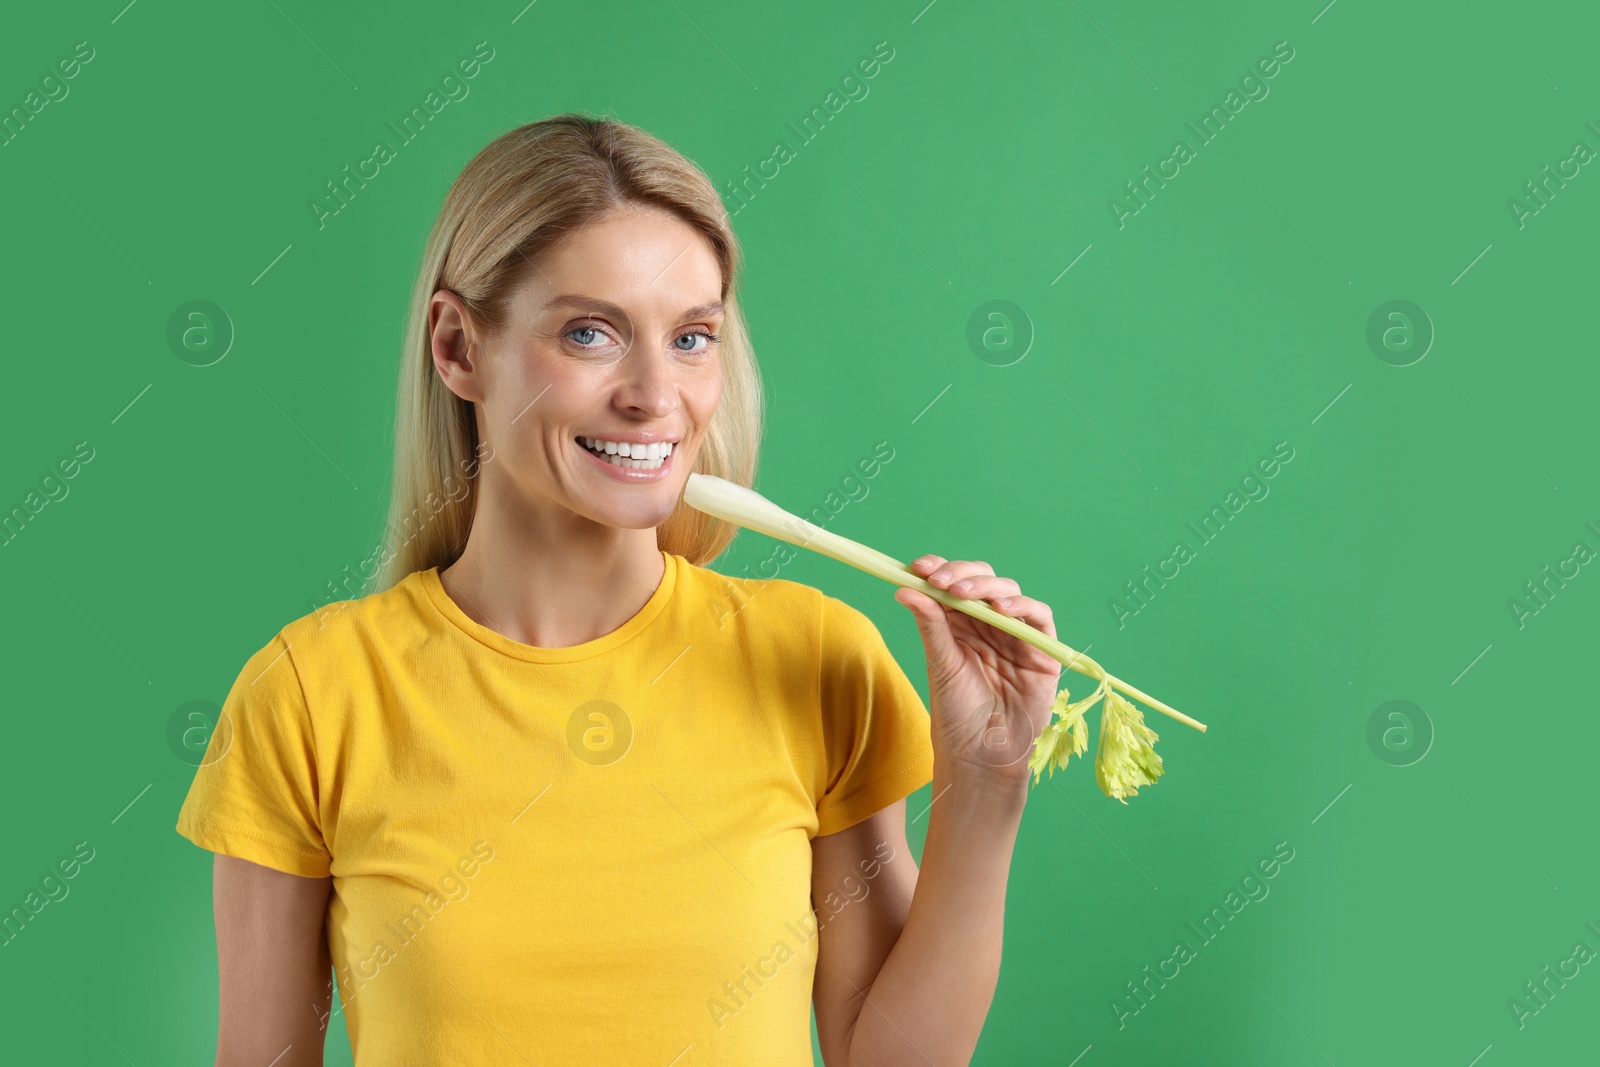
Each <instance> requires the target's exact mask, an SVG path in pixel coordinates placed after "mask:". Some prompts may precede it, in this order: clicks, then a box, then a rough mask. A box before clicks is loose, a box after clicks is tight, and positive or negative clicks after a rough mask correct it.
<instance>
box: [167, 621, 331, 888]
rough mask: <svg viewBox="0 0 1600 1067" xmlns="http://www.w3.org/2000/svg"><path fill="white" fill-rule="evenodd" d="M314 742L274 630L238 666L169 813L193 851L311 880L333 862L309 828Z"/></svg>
mask: <svg viewBox="0 0 1600 1067" xmlns="http://www.w3.org/2000/svg"><path fill="white" fill-rule="evenodd" d="M317 797H318V776H317V762H316V746H315V743H314V738H313V737H312V733H311V720H310V714H309V711H308V709H307V707H306V701H305V694H304V691H303V689H302V688H301V684H300V677H299V673H298V672H297V671H296V669H295V665H294V659H293V656H292V653H291V650H290V647H289V644H288V642H287V641H286V640H285V638H284V636H283V634H282V633H281V632H280V633H279V634H278V635H277V636H276V637H274V638H273V639H272V641H271V642H269V643H268V644H267V646H266V647H265V648H262V649H261V650H260V651H259V652H257V653H255V654H254V655H253V656H251V657H250V659H249V660H248V661H247V662H246V663H245V666H244V669H243V670H242V671H240V672H239V677H238V678H237V679H236V680H235V681H234V683H233V687H232V688H231V689H230V690H229V691H228V696H227V698H226V700H225V701H224V702H223V705H222V713H221V715H220V716H219V717H218V719H217V725H216V729H215V730H214V731H213V732H212V734H211V740H210V741H209V742H208V744H207V747H206V753H205V757H204V759H203V760H202V762H201V764H200V767H199V768H198V769H197V770H196V771H195V776H194V781H193V782H191V783H190V786H189V793H188V796H187V797H185V798H184V801H183V806H182V808H181V809H179V812H178V824H177V828H178V833H180V834H182V835H183V836H184V837H187V838H188V839H189V840H190V841H193V842H194V843H195V844H197V845H199V846H200V847H201V848H204V849H208V850H210V851H212V852H220V853H222V854H224V855H227V856H237V857H238V858H240V859H245V860H249V861H250V862H252V863H259V864H261V865H262V866H264V867H271V868H273V869H275V870H279V871H286V872H288V873H289V874H298V875H302V876H304V877H307V878H319V877H323V876H326V875H327V874H328V873H329V866H330V863H331V860H332V857H331V855H330V854H329V852H328V849H327V846H326V845H325V844H324V842H323V838H322V830H321V827H320V826H319V825H318V815H317V811H318V807H317Z"/></svg>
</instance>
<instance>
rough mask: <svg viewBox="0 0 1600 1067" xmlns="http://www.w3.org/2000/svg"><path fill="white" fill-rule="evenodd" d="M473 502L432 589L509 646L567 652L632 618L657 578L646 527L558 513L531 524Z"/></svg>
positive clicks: (658, 565)
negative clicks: (462, 538)
mask: <svg viewBox="0 0 1600 1067" xmlns="http://www.w3.org/2000/svg"><path fill="white" fill-rule="evenodd" d="M497 495H498V494H493V493H490V494H485V495H484V496H482V497H480V498H479V500H478V506H477V513H476V514H475V515H474V517H473V522H472V532H471V534H470V535H469V536H468V538H467V547H466V549H465V550H463V552H462V553H461V556H460V558H459V559H457V560H456V561H455V562H454V563H452V564H451V565H450V566H448V567H445V568H443V569H441V570H440V572H439V579H440V582H441V584H443V586H444V590H445V592H446V593H448V594H449V595H450V599H452V600H454V601H455V602H456V603H457V604H458V605H459V606H460V607H461V610H462V611H464V612H466V614H467V615H468V617H470V618H471V619H473V620H474V621H475V622H478V623H480V624H482V625H484V626H487V627H489V629H491V630H494V631H495V632H497V633H500V634H503V635H504V636H506V637H509V638H510V639H511V640H513V641H518V642H521V643H522V644H525V645H533V646H535V647H537V648H567V647H570V646H572V645H579V644H583V643H585V642H588V641H593V640H596V639H598V638H601V637H604V636H605V635H606V634H608V633H611V632H612V631H613V630H616V629H617V628H618V627H620V626H621V625H622V624H623V623H625V622H627V621H628V620H629V619H630V618H632V617H633V616H634V615H636V614H637V613H638V612H639V609H641V608H642V607H644V605H645V602H646V601H648V600H649V599H650V597H651V596H652V595H653V594H654V593H655V591H656V589H657V588H658V587H659V586H660V584H661V581H662V578H663V577H664V568H665V559H664V557H663V556H662V554H661V550H660V549H659V547H658V546H657V542H656V531H655V529H654V528H653V527H651V528H646V529H640V530H629V529H619V528H617V527H614V526H605V525H603V524H599V523H595V522H593V521H591V520H589V519H586V518H584V517H583V516H581V515H577V514H575V513H574V512H571V511H568V510H566V509H565V508H559V509H556V508H549V509H544V510H542V511H541V512H539V513H537V514H527V513H524V512H520V511H519V512H518V514H517V515H516V517H515V518H514V519H513V517H512V516H510V515H508V514H507V509H505V508H503V507H500V506H498V505H497V503H496V501H495V500H494V499H493V498H494V497H495V496H497Z"/></svg>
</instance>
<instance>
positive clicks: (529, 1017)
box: [177, 552, 933, 1067]
mask: <svg viewBox="0 0 1600 1067" xmlns="http://www.w3.org/2000/svg"><path fill="white" fill-rule="evenodd" d="M662 555H663V557H664V560H665V564H666V570H665V574H664V576H663V578H662V581H661V584H660V585H659V587H658V588H657V589H656V591H655V592H654V593H653V594H652V595H651V597H650V599H649V601H648V602H647V603H646V604H645V605H644V607H643V608H641V609H640V610H639V612H638V613H637V614H635V615H634V616H633V617H632V618H631V619H629V620H628V621H627V622H625V623H624V624H623V625H622V626H621V627H620V628H618V629H617V630H615V631H613V632H611V633H609V634H606V635H605V636H604V637H600V638H598V639H596V640H593V641H589V642H586V643H584V644H580V645H574V646H571V647H568V648H537V647H534V646H531V645H525V644H522V643H520V642H517V641H513V640H511V639H510V638H508V637H506V636H504V635H502V634H500V633H497V632H496V631H494V630H491V629H489V628H488V627H486V626H483V625H481V624H479V623H477V622H475V621H473V620H472V619H471V618H470V617H469V616H468V615H467V614H466V613H465V612H463V611H462V610H461V608H460V607H459V606H458V605H457V604H456V603H455V602H454V601H453V600H451V599H450V597H449V595H448V594H447V593H446V592H445V591H444V587H443V586H442V585H441V584H440V582H439V576H438V569H437V568H432V569H429V570H425V571H417V572H415V573H413V574H411V575H410V576H409V577H407V578H406V579H405V580H404V581H402V582H400V583H399V584H398V585H396V586H395V587H393V588H392V589H389V590H386V591H384V592H382V593H376V594H373V595H371V596H366V597H362V598H360V599H356V600H347V601H340V602H338V603H335V604H330V605H328V606H327V607H325V608H323V609H322V610H320V611H318V612H316V613H313V614H310V615H306V616H304V617H302V618H300V619H298V620H296V621H294V622H292V623H290V624H289V625H288V626H285V627H284V628H283V629H282V630H281V631H279V633H278V634H277V635H276V636H275V637H274V638H273V639H272V641H271V642H270V643H268V644H267V645H266V646H265V647H264V648H262V649H261V650H260V651H259V652H256V653H255V654H254V655H253V656H251V657H250V659H249V661H248V662H247V663H246V664H245V667H244V669H243V670H242V671H241V672H240V674H239V677H238V679H237V680H236V681H235V682H234V684H233V687H232V688H231V690H230V691H229V693H228V696H227V699H226V701H225V703H224V705H223V715H222V717H221V719H220V720H219V724H218V727H217V729H216V731H215V732H214V733H213V735H212V738H211V741H210V742H209V748H208V750H207V755H206V758H205V762H204V763H203V764H202V765H201V767H200V768H199V769H198V770H197V771H196V774H195V778H194V782H193V785H192V786H191V787H190V790H189V794H188V796H187V798H186V799H185V800H184V803H183V807H182V810H181V811H180V812H179V815H178V822H177V829H178V832H179V833H181V834H182V835H183V836H185V837H187V838H189V839H190V840H191V841H193V842H195V843H196V844H198V845H200V846H201V847H202V848H205V849H209V850H211V851H214V852H221V853H224V854H227V855H230V856H238V857H241V858H243V859H246V860H250V861H252V862H255V863H259V864H263V865H265V866H268V867H273V868H276V869H278V870H281V871H288V872H290V873H292V874H298V875H304V876H311V877H320V876H325V875H331V876H332V878H333V887H332V888H333V893H332V898H331V900H330V903H329V907H328V917H327V930H328V940H329V946H330V950H331V955H332V959H333V964H334V973H335V976H336V977H337V979H338V983H337V985H338V992H339V1001H340V1005H341V1007H340V1009H338V1010H342V1011H344V1013H345V1015H346V1025H347V1027H348V1029H349V1033H350V1039H351V1044H352V1045H353V1047H354V1052H355V1057H356V1060H355V1062H356V1063H358V1064H363V1063H366V1064H373V1065H375V1067H376V1065H383V1067H394V1065H405V1064H417V1065H433V1064H446V1063H448V1064H460V1063H471V1064H475V1065H481V1067H490V1065H495V1064H508V1065H510V1064H515V1065H518V1067H525V1064H526V1063H528V1062H540V1063H561V1064H563V1065H574V1067H578V1065H588V1064H594V1065H605V1067H615V1065H618V1064H655V1065H659V1067H665V1065H666V1064H669V1063H670V1064H673V1065H674V1067H695V1065H708V1064H730V1065H738V1067H765V1065H772V1067H810V1064H811V1063H812V1054H811V1038H810V1000H811V991H812V978H813V973H814V968H815V965H816V958H817V941H816V919H815V915H814V913H813V910H812V906H811V900H810V889H811V883H810V878H811V839H812V837H814V836H816V835H818V834H829V833H834V832H836V831H839V830H843V829H845V828H846V827H848V826H851V825H853V824H855V823H857V822H859V821H861V820H862V819H864V818H866V817H867V816H868V815H871V814H872V813H874V812H876V811H879V810H881V809H882V808H884V807H885V806H887V805H889V804H891V803H893V802H894V801H896V800H898V799H900V798H902V797H904V796H906V795H907V794H909V793H911V792H912V791H914V790H916V789H917V788H919V787H921V786H923V785H925V784H927V783H928V782H929V781H930V780H931V778H932V769H933V751H932V746H931V742H930V739H929V718H928V712H927V709H926V707H925V706H924V704H923V702H922V699H921V697H920V696H919V694H918V693H917V691H916V689H915V688H913V686H912V684H911V682H910V681H909V680H908V679H907V677H906V675H905V673H904V672H903V671H902V670H901V669H900V667H899V665H898V664H897V663H896V661H895V660H894V658H893V656H892V655H891V654H890V652H889V650H888V648H887V647H886V646H885V645H884V642H883V638H882V636H881V635H880V634H879V632H878V630H877V629H876V627H874V626H873V624H872V622H871V620H870V619H868V618H867V617H866V616H865V615H863V614H862V613H861V612H860V611H858V610H856V609H855V608H853V607H851V606H850V605H848V604H846V603H844V602H843V601H840V600H838V599H835V598H834V597H831V596H828V595H826V594H824V593H822V592H820V591H819V590H817V589H813V588H811V587H809V586H806V585H802V584H800V583H797V582H793V581H789V580H786V579H777V578H773V579H749V578H731V577H727V576H724V575H721V574H718V573H717V572H715V571H712V570H710V569H707V568H704V567H699V566H696V565H694V564H692V563H690V562H688V561H687V560H686V559H685V558H683V557H682V556H678V555H674V554H671V553H667V552H663V553H662Z"/></svg>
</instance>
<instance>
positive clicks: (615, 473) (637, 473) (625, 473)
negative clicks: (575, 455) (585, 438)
mask: <svg viewBox="0 0 1600 1067" xmlns="http://www.w3.org/2000/svg"><path fill="white" fill-rule="evenodd" d="M573 444H574V445H576V446H577V448H578V450H579V451H580V452H582V453H583V454H584V455H586V456H588V457H589V462H591V463H593V464H594V465H595V466H596V467H599V468H600V469H601V470H603V471H604V472H605V473H606V474H609V475H610V476H611V477H613V478H615V479H616V480H617V481H619V482H630V483H635V484H637V483H639V482H659V481H661V480H662V479H664V478H665V477H666V476H667V475H668V473H670V472H671V470H672V456H675V455H677V452H678V450H677V449H673V450H672V454H671V455H668V456H667V457H666V458H664V459H663V460H662V461H661V466H659V467H657V468H656V469H655V470H653V471H643V470H635V469H633V468H630V467H619V466H618V465H617V464H615V463H612V462H611V461H610V460H608V459H601V458H600V457H599V456H597V455H595V453H594V451H593V450H592V449H590V448H589V447H588V446H587V445H585V444H584V443H583V442H582V441H574V442H573Z"/></svg>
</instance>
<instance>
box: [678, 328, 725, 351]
mask: <svg viewBox="0 0 1600 1067" xmlns="http://www.w3.org/2000/svg"><path fill="white" fill-rule="evenodd" d="M695 338H700V339H702V340H704V341H705V344H704V345H696V344H695V343H694V341H695ZM720 340H721V338H720V337H718V336H717V335H716V334H714V333H709V332H707V331H705V330H691V331H690V332H688V333H685V334H679V335H678V338H677V341H676V342H674V343H675V344H676V346H677V349H678V351H680V352H688V353H690V354H691V355H704V354H705V353H707V352H709V351H711V346H712V345H714V344H716V343H717V342H718V341H720ZM683 341H688V342H689V344H688V345H684V344H682V342H683Z"/></svg>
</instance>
